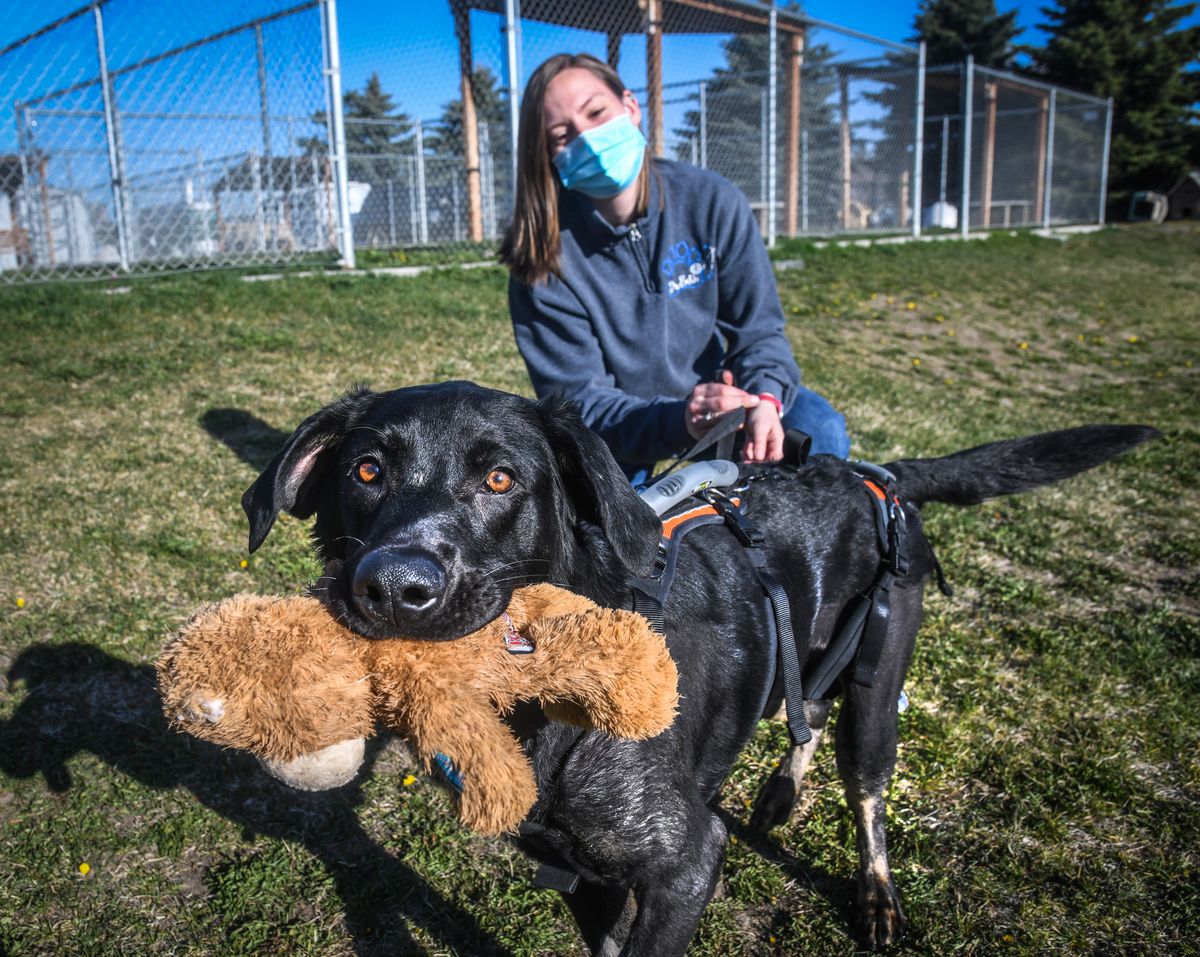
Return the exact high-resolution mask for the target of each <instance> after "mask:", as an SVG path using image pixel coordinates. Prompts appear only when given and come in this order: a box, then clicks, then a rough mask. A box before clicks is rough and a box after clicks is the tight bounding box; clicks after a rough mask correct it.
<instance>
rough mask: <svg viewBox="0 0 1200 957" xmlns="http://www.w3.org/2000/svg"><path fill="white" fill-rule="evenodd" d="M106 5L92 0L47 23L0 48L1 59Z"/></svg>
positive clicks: (102, 0)
mask: <svg viewBox="0 0 1200 957" xmlns="http://www.w3.org/2000/svg"><path fill="white" fill-rule="evenodd" d="M106 3H108V0H90V2H89V3H85V4H84V5H83V6H82V7H79V8H78V9H75V10H72V11H71V12H70V13H64V14H63V15H62V16H61V17H59V18H58V19H57V20H55V21H54V22H53V23H47V24H46V25H45V26H44V27H38V28H37V29H36V30H34V31H33V32H32V33H27V34H25V36H23V37H21V38H20V39H19V40H13V42H12V43H10V44H8V45H7V46H5V47H3V48H0V57H2V56H4V55H5V54H6V53H11V52H12V51H13V50H15V49H17V47H21V46H24V45H25V44H26V43H28V42H29V41H30V40H36V39H37V38H38V37H44V36H45V35H46V34H47V33H52V32H53V31H55V30H57V29H58V28H59V27H61V26H62V25H63V24H65V23H70V22H71V21H72V20H74V19H76V18H77V17H81V16H83V15H84V14H85V13H87V12H88V11H89V10H91V9H92V8H93V7H102V6H104V5H105V4H106Z"/></svg>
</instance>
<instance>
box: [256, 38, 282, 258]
mask: <svg viewBox="0 0 1200 957" xmlns="http://www.w3.org/2000/svg"><path fill="white" fill-rule="evenodd" d="M254 54H255V58H256V60H257V61H258V111H259V113H260V115H261V120H260V122H261V123H262V138H263V160H264V165H265V166H266V169H267V197H266V200H267V203H268V204H269V206H270V208H271V217H270V226H271V237H270V245H271V248H272V249H275V248H277V246H278V241H279V204H278V203H277V202H276V200H275V161H274V160H273V159H272V156H271V112H270V107H269V103H268V100H267V54H266V49H265V47H264V44H263V28H262V24H261V23H256V24H254Z"/></svg>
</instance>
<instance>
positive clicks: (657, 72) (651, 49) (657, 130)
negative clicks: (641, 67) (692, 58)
mask: <svg viewBox="0 0 1200 957" xmlns="http://www.w3.org/2000/svg"><path fill="white" fill-rule="evenodd" d="M642 2H643V3H644V8H643V9H644V10H645V11H646V86H647V88H648V89H647V91H646V97H647V99H648V101H649V102H648V103H647V104H646V105H647V108H648V110H649V113H650V123H649V127H650V150H651V152H652V153H653V155H655V156H662V155H663V153H664V148H665V145H666V144H665V143H664V142H663V90H662V0H642Z"/></svg>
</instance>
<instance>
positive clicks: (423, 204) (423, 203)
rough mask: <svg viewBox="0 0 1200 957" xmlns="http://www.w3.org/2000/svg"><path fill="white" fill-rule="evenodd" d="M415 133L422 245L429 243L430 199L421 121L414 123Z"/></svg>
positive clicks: (418, 212) (414, 143) (414, 145)
mask: <svg viewBox="0 0 1200 957" xmlns="http://www.w3.org/2000/svg"><path fill="white" fill-rule="evenodd" d="M413 133H414V136H415V137H416V139H415V140H414V142H413V148H414V149H415V150H416V161H417V216H418V217H419V221H420V224H421V243H422V244H426V243H428V242H429V199H428V197H426V195H425V133H424V131H423V130H422V127H421V121H420V120H416V121H415V122H414V123H413Z"/></svg>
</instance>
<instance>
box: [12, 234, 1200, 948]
mask: <svg viewBox="0 0 1200 957" xmlns="http://www.w3.org/2000/svg"><path fill="white" fill-rule="evenodd" d="M778 255H779V256H780V257H782V258H795V257H796V256H797V255H802V256H803V257H804V258H805V260H806V263H807V265H806V268H804V269H802V270H789V271H786V272H782V273H780V277H779V282H780V295H781V298H782V301H783V304H784V307H785V310H786V313H787V316H788V320H789V327H788V332H789V335H790V336H791V338H792V341H793V345H794V347H795V351H796V355H797V356H798V357H799V359H800V363H801V366H802V368H803V369H804V371H805V377H806V380H807V382H808V383H809V384H810V385H812V386H814V387H816V388H818V389H819V390H821V391H822V392H824V393H825V394H827V395H828V396H830V398H831V399H832V400H833V401H834V403H835V404H836V405H838V406H839V407H840V408H842V409H843V410H845V412H846V414H847V417H848V419H849V422H850V426H851V429H852V431H853V434H854V438H855V448H854V453H855V454H856V455H859V456H862V457H865V458H870V459H873V460H875V461H886V460H888V459H890V458H893V457H897V456H900V455H925V454H928V455H936V454H944V453H947V452H951V451H953V450H956V449H959V448H963V447H966V446H970V445H973V444H976V443H979V442H983V441H989V440H992V439H995V438H1000V437H1006V436H1012V435H1018V434H1022V433H1026V432H1031V431H1036V430H1041V429H1049V428H1059V427H1065V426H1069V425H1076V424H1081V423H1084V422H1093V421H1121V422H1148V423H1151V424H1153V425H1156V426H1157V427H1158V428H1160V429H1161V430H1162V431H1163V432H1164V438H1163V439H1162V440H1161V441H1159V442H1157V443H1155V444H1153V445H1151V446H1149V447H1147V448H1144V449H1142V450H1139V451H1137V452H1135V453H1133V454H1132V455H1130V456H1128V457H1126V458H1124V459H1122V460H1120V461H1118V462H1115V463H1112V464H1109V465H1106V466H1104V467H1103V468H1101V469H1098V470H1096V471H1094V472H1091V473H1089V474H1087V475H1085V476H1083V477H1081V478H1079V479H1077V480H1074V481H1072V482H1070V483H1067V484H1065V485H1063V486H1059V487H1056V488H1051V489H1045V490H1042V491H1039V492H1037V493H1034V494H1030V495H1026V496H1022V497H1017V498H1012V499H1005V500H1000V501H996V502H991V503H988V504H987V505H985V506H982V507H979V508H976V509H970V510H954V509H949V508H937V507H931V508H930V509H929V510H928V513H927V515H926V526H927V529H928V532H929V535H930V537H931V538H932V540H933V541H934V543H935V544H936V546H937V549H938V554H939V556H940V558H941V560H942V562H943V564H944V566H945V568H946V571H947V574H948V575H949V578H950V580H951V582H952V583H953V584H954V586H955V587H956V589H957V593H956V595H955V597H954V598H953V599H946V598H943V597H941V596H939V595H937V594H936V592H931V593H930V596H929V598H928V602H927V605H928V607H927V620H926V624H925V627H924V629H923V631H922V633H921V636H920V638H919V640H918V648H917V654H916V658H915V660H914V662H913V666H912V671H911V674H910V679H909V683H908V693H909V696H910V698H911V699H912V707H911V709H910V710H909V711H908V712H907V713H905V714H904V715H903V716H902V718H901V731H902V743H901V749H900V764H899V768H898V771H897V775H896V779H895V782H894V784H893V787H892V790H891V803H890V812H889V813H890V838H891V844H892V848H893V860H894V864H895V871H896V880H897V884H898V886H899V888H900V891H901V893H902V894H903V896H904V899H905V902H906V906H907V912H908V916H909V919H910V928H911V929H910V934H909V936H908V938H907V939H906V940H905V941H904V942H903V943H902V944H901V945H900V946H899V947H898V948H896V950H897V952H899V953H917V954H939V955H940V954H947V953H961V954H991V953H1003V954H1009V953H1011V954H1022V955H1040V954H1047V953H1051V954H1074V953H1101V954H1109V953H1112V954H1126V953H1135V954H1141V953H1144V954H1156V955H1157V954H1167V953H1170V954H1179V953H1200V943H1198V942H1200V891H1198V890H1197V888H1198V887H1200V867H1198V863H1200V861H1198V857H1200V855H1198V852H1197V848H1198V847H1200V663H1198V656H1200V624H1198V614H1197V612H1198V610H1200V587H1198V581H1197V574H1196V569H1197V564H1198V561H1200V545H1198V544H1197V543H1198V542H1200V534H1198V528H1197V525H1198V509H1197V499H1198V495H1197V486H1198V485H1200V466H1198V464H1197V463H1198V460H1200V459H1198V453H1200V443H1198V442H1197V438H1198V435H1197V425H1196V415H1197V410H1198V408H1200V402H1198V398H1200V389H1198V387H1197V383H1198V379H1197V376H1198V374H1200V370H1198V369H1197V368H1196V363H1197V362H1200V323H1198V322H1197V319H1198V318H1200V316H1198V313H1197V307H1196V302H1197V301H1198V298H1200V272H1198V271H1197V269H1196V264H1197V263H1198V262H1200V231H1197V230H1195V229H1186V228H1180V227H1171V228H1158V229H1154V228H1127V229H1115V230H1107V231H1104V232H1101V233H1096V234H1093V235H1087V236H1079V237H1075V238H1073V239H1071V240H1070V241H1069V242H1066V243H1059V242H1055V241H1049V240H1041V239H1037V238H1034V237H1030V236H1019V237H1008V236H995V237H993V238H991V239H989V240H987V241H986V242H971V243H956V242H945V243H931V244H928V245H920V246H882V247H876V248H873V249H841V250H839V249H824V250H816V249H813V248H812V247H810V246H806V245H804V244H796V245H794V246H791V245H789V247H788V248H785V249H781V250H780V251H779V253H778ZM372 264H373V265H384V264H385V263H383V262H379V263H372ZM505 282H506V280H505V276H504V274H503V273H502V272H501V271H499V270H497V269H484V270H471V271H463V272H457V271H436V272H433V273H429V274H426V275H424V276H421V277H418V278H412V279H397V278H390V277H369V276H368V277H340V276H316V277H312V278H295V277H293V278H289V279H287V280H284V281H281V282H273V283H256V284H248V283H244V282H242V281H240V279H239V278H238V277H237V276H235V275H231V274H206V275H197V276H174V277H162V278H157V279H153V278H152V279H140V280H138V281H136V282H134V283H131V285H132V291H131V292H129V293H128V294H126V295H110V294H108V293H107V292H106V288H105V287H104V286H102V285H86V284H80V285H65V286H38V287H31V288H24V289H5V290H0V328H2V330H3V333H4V335H3V338H2V339H0V368H2V370H3V376H4V388H3V390H0V424H2V426H3V430H4V433H3V434H4V441H3V445H2V447H0V674H2V675H3V676H4V679H3V681H2V682H0V822H2V823H0V953H3V954H5V955H8V957H17V955H47V957H49V955H59V954H68V953H69V954H83V955H90V954H95V955H105V957H108V955H114V954H117V955H121V954H128V955H139V957H140V955H147V954H164V955H165V954H172V955H197V957H199V955H212V954H221V955H267V954H270V955H351V954H354V955H384V954H388V955H390V954H409V953H411V954H458V955H474V954H514V955H516V954H572V953H579V952H580V951H579V947H578V944H577V943H576V941H575V938H574V936H573V932H572V928H571V923H570V920H569V918H568V916H567V912H566V910H565V908H564V907H563V905H562V904H561V902H560V901H559V900H557V898H556V897H555V895H554V894H552V893H550V892H547V891H539V890H534V889H533V888H532V887H531V885H530V883H529V879H530V877H531V876H532V871H533V868H532V865H531V864H530V863H529V862H528V861H527V860H525V859H523V858H522V857H520V856H519V855H516V854H514V853H513V852H512V851H511V850H510V849H509V848H507V847H506V846H505V845H504V843H503V842H500V841H491V840H485V839H482V838H479V837H476V836H473V835H471V834H469V833H467V832H465V831H463V830H462V829H461V828H459V827H458V826H457V824H456V823H455V820H454V817H453V814H452V811H451V808H450V805H449V803H448V801H447V799H446V797H445V795H444V794H443V793H442V792H441V790H440V789H439V788H438V787H437V786H436V785H435V784H434V783H433V782H431V781H429V780H427V779H425V778H424V777H421V776H419V775H418V777H417V780H416V782H415V783H413V784H411V785H410V786H408V787H405V786H403V785H402V783H401V781H402V779H403V778H404V777H405V775H406V774H407V773H408V772H409V771H411V770H413V769H414V767H415V765H414V761H413V759H412V757H411V755H410V754H409V753H408V752H407V750H405V749H404V748H403V747H402V746H400V745H399V744H398V743H396V742H394V741H392V742H386V743H384V746H383V747H382V748H381V749H379V750H378V752H377V753H376V754H375V755H374V756H373V762H374V773H373V774H371V775H369V776H365V777H364V778H362V779H360V781H359V783H358V784H357V785H355V786H353V787H351V788H348V789H346V790H344V791H341V792H337V793H334V794H326V795H304V794H299V793H296V792H290V791H287V790H286V789H283V788H281V787H279V786H276V785H274V784H273V783H272V782H270V781H268V780H266V779H264V777H263V776H262V775H261V774H260V773H259V772H257V770H256V768H255V766H254V764H253V762H252V761H250V760H249V759H247V758H245V757H244V756H242V755H238V754H235V753H232V752H222V751H218V750H216V749H213V748H210V747H207V746H205V745H202V744H200V743H198V742H196V741H193V740H190V739H188V738H185V737H183V736H180V735H175V734H171V733H169V732H168V731H167V730H166V728H165V726H164V723H163V719H162V717H161V714H160V711H159V706H158V702H157V698H156V694H155V691H154V684H153V674H152V669H151V663H152V661H153V659H154V657H155V656H156V654H157V653H158V651H159V649H160V648H161V647H162V644H163V640H164V636H165V635H166V634H168V633H169V632H170V630H171V629H172V628H174V627H176V626H177V625H178V624H179V623H180V622H181V620H182V619H183V618H184V617H185V616H186V615H187V614H188V612H189V611H190V610H191V609H193V608H194V607H195V606H197V605H198V604H200V603H202V602H205V601H209V600H212V599H215V598H219V597H221V596H224V595H227V594H230V593H232V592H234V591H237V590H255V591H261V592H280V591H285V592H293V591H295V590H296V589H298V588H299V587H300V585H301V584H302V583H303V582H304V581H305V580H307V579H308V578H310V577H312V576H313V575H315V574H316V567H315V565H314V563H313V561H312V559H311V557H310V555H309V553H308V549H307V544H306V528H305V527H304V524H303V523H300V522H297V521H294V520H291V519H287V518H285V519H283V520H282V521H281V523H280V527H279V528H278V530H277V531H276V532H275V533H274V534H273V536H272V538H271V540H270V542H269V543H268V544H267V546H266V547H265V548H264V549H263V550H262V551H261V552H260V553H258V554H257V555H255V556H254V557H253V559H251V560H250V562H249V563H248V565H247V566H246V567H244V568H243V567H241V561H242V559H243V558H244V556H245V540H246V527H245V520H244V518H243V516H242V514H241V509H240V507H239V504H238V500H239V496H240V494H241V492H242V490H243V489H244V488H245V487H246V486H247V485H248V484H249V483H250V481H251V480H252V479H253V477H254V476H255V474H256V472H257V468H258V467H260V466H261V465H262V464H263V463H265V461H266V460H267V458H269V456H270V455H271V454H272V453H273V451H274V449H275V448H276V447H277V446H278V444H279V442H280V440H281V438H282V437H283V435H284V434H286V432H287V431H289V430H290V429H291V428H292V427H294V426H295V424H296V423H297V422H298V421H299V420H300V419H301V418H303V417H304V416H305V415H306V414H308V413H309V412H310V411H312V410H313V409H314V408H315V407H316V406H317V405H319V404H321V403H324V402H326V401H328V400H329V399H331V398H332V397H334V396H336V395H337V394H338V393H339V392H341V391H342V390H344V389H346V388H348V387H349V386H351V385H353V384H354V383H356V382H358V381H366V382H369V383H370V384H372V385H373V386H374V387H376V388H381V389H382V388H391V387H396V386H403V385H409V384H415V383H419V382H425V381H430V380H436V379H443V378H470V379H475V380H477V381H480V382H482V383H485V384H489V385H493V386H497V387H499V388H505V389H510V390H513V391H517V392H522V393H526V394H528V393H529V384H528V380H527V378H526V375H525V371H524V367H523V365H522V363H521V361H520V358H519V357H518V355H517V354H516V351H515V349H514V347H513V344H512V338H511V333H510V331H509V324H508V319H507V308H506V297H505ZM910 303H911V306H910ZM234 448H237V449H238V450H239V452H238V453H235V452H234V451H233V449H234ZM18 599H20V600H21V602H22V603H23V607H18ZM785 734H786V732H785V731H784V729H783V728H782V726H780V725H778V724H774V723H768V722H764V723H763V724H762V726H761V727H760V731H759V733H758V735H757V737H756V739H755V741H754V742H753V744H752V745H751V746H750V747H749V748H748V749H747V750H746V751H745V753H744V755H743V757H742V759H741V761H740V762H739V763H738V766H737V767H736V768H735V770H734V773H733V775H732V776H731V778H730V780H729V782H728V784H727V786H726V788H725V791H724V804H725V808H726V809H727V811H728V813H729V815H730V818H731V820H732V822H733V832H734V834H735V836H736V842H734V843H731V844H730V847H729V853H728V855H727V860H726V865H725V873H724V880H723V895H722V896H721V897H720V898H719V899H717V900H716V901H714V902H713V904H712V905H711V906H710V907H709V909H708V911H707V913H706V915H705V918H704V921H703V924H702V927H701V930H700V934H699V936H698V937H697V940H696V942H695V944H694V946H693V950H692V952H693V953H694V954H697V955H727V954H754V955H759V954H764V955H765V954H798V953H814V954H849V953H851V952H852V951H853V949H854V945H853V943H852V941H851V938H850V937H849V935H848V932H847V919H848V914H849V902H850V900H851V899H852V897H853V874H854V834H853V826H852V823H851V819H850V815H849V812H848V810H847V808H846V806H845V802H844V800H843V799H842V797H841V792H840V788H839V787H838V784H837V780H836V774H835V771H834V768H833V759H832V753H831V751H830V750H829V749H828V748H822V750H821V751H820V752H819V754H818V757H817V760H816V762H815V765H814V768H813V770H812V772H811V775H810V779H809V782H808V785H809V786H808V790H807V791H806V794H805V797H804V800H803V804H802V807H801V809H800V811H799V812H798V813H797V814H796V816H795V818H794V819H793V821H792V823H791V824H789V825H787V826H786V827H783V828H780V829H778V830H777V831H775V832H774V833H773V834H772V835H771V836H770V838H769V840H767V841H765V842H764V841H759V840H757V839H756V838H754V836H753V835H751V834H749V833H748V832H747V831H746V830H745V827H744V825H745V822H746V820H747V819H748V816H749V811H748V805H749V802H751V801H752V800H753V798H754V795H755V793H756V791H757V788H758V787H759V785H760V784H761V783H762V781H763V780H764V778H765V777H766V775H767V774H768V773H769V770H770V766H771V764H772V762H773V761H775V760H776V759H777V758H778V756H779V754H780V752H781V749H782V746H783V743H784V736H785ZM82 863H87V864H88V867H89V870H88V873H87V874H86V875H84V874H81V873H80V865H81V864H82Z"/></svg>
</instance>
